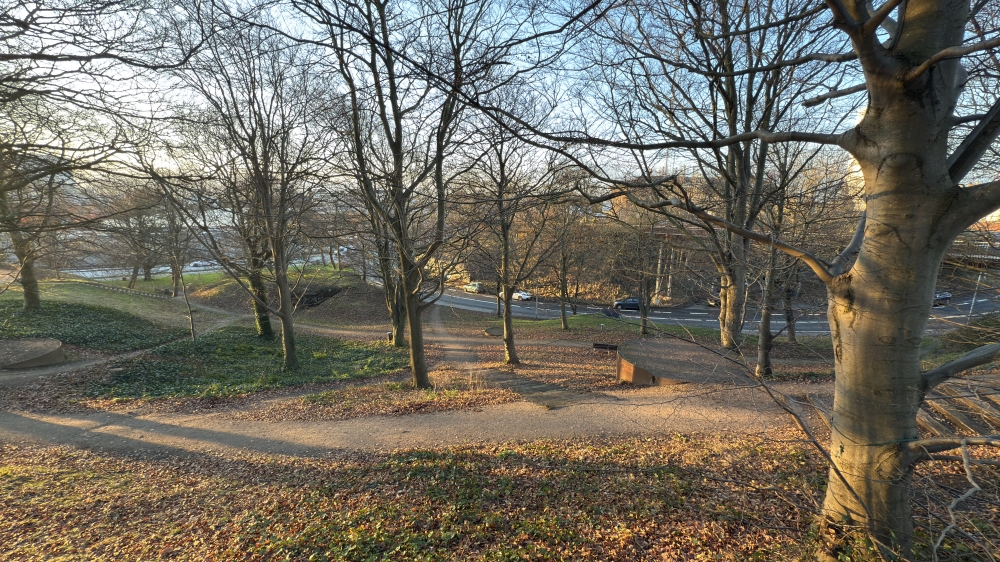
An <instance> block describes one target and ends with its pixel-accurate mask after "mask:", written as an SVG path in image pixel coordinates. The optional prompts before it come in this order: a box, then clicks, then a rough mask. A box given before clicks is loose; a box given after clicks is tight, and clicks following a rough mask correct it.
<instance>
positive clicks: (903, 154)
mask: <svg viewBox="0 0 1000 562" xmlns="http://www.w3.org/2000/svg"><path fill="white" fill-rule="evenodd" d="M985 5H986V3H985V2H976V3H971V2H968V1H954V0H906V1H901V0H888V1H886V2H883V3H881V4H880V5H879V6H878V7H877V8H876V7H874V6H872V5H871V4H868V3H865V2H859V1H854V0H849V1H846V2H844V1H841V0H831V1H829V2H827V3H826V8H827V10H826V11H823V12H820V11H819V10H808V9H807V10H803V11H801V12H798V13H791V14H787V16H785V17H781V18H775V19H773V20H771V21H768V22H763V23H764V24H765V25H766V27H768V28H773V29H778V30H780V29H781V28H782V27H783V26H785V25H787V24H788V23H789V22H802V21H805V20H808V19H809V18H811V17H819V16H818V15H817V14H821V15H822V18H823V19H822V20H820V22H819V23H820V24H825V25H829V26H831V27H832V28H833V29H834V30H836V32H837V33H839V34H840V36H841V37H844V38H846V39H848V40H849V41H850V45H851V49H852V50H851V51H846V52H833V53H816V52H812V51H811V49H809V48H808V45H806V46H805V47H804V49H803V51H802V52H797V51H786V55H785V56H783V57H782V58H781V59H780V60H775V61H774V62H763V61H758V62H751V63H750V64H744V65H741V67H740V68H736V67H723V68H720V69H719V70H718V71H717V72H718V73H719V74H720V75H722V76H730V75H732V76H737V75H744V74H745V73H747V72H754V71H759V70H761V69H767V68H769V67H774V68H792V67H796V66H801V65H804V64H813V63H818V62H825V63H829V64H843V63H853V64H856V65H857V66H858V67H859V68H860V71H861V74H860V75H859V82H857V83H856V84H854V85H851V86H847V87H840V86H837V85H836V84H835V83H832V82H829V83H827V85H828V86H830V87H831V89H830V90H828V91H826V92H824V93H822V94H821V95H819V96H816V97H815V98H814V99H813V100H811V103H810V105H811V104H818V103H822V102H824V101H826V100H831V99H835V98H838V97H846V96H850V95H856V94H861V93H866V94H867V109H866V111H865V112H864V114H863V116H862V117H861V118H860V121H859V122H858V123H857V124H856V125H855V126H853V127H851V128H849V129H847V130H843V131H830V132H816V131H791V130H785V131H782V132H777V131H774V130H772V129H773V128H777V127H780V126H781V124H780V123H778V122H775V121H765V122H762V123H761V124H760V125H759V127H760V128H758V129H756V130H747V131H744V132H740V131H732V134H723V135H718V136H715V137H712V138H703V137H700V136H698V135H689V134H687V133H686V132H685V131H683V130H676V129H670V130H665V131H664V135H663V136H665V137H666V139H667V140H664V141H662V142H649V141H647V140H646V139H631V138H621V137H619V138H595V137H594V136H593V135H586V134H556V133H547V134H546V136H547V138H548V140H549V141H556V142H562V143H567V142H588V143H592V144H598V145H602V146H612V147H618V148H622V149H644V150H650V151H655V150H665V149H670V148H674V147H686V148H704V149H709V150H714V149H715V148H720V147H729V146H737V145H739V143H744V142H746V141H748V140H751V139H753V140H756V141H760V142H761V143H765V142H766V143H775V142H787V141H806V142H815V143H822V144H832V145H838V146H840V147H841V148H843V149H844V150H846V151H848V152H849V153H850V154H851V155H852V156H854V158H855V159H856V160H857V162H858V165H859V166H860V169H861V174H862V177H863V181H864V196H865V203H866V209H865V213H864V214H863V215H862V218H861V220H860V221H859V224H858V227H857V229H856V235H855V236H854V237H853V239H852V241H851V243H850V244H849V245H848V247H847V248H846V249H845V250H844V251H843V252H841V253H840V254H839V255H838V256H836V257H834V258H832V259H831V260H830V261H825V260H823V259H820V258H818V257H816V256H815V255H813V254H811V253H809V252H808V251H805V250H802V249H800V248H796V247H795V246H792V245H790V244H785V243H783V242H781V241H772V240H771V238H770V236H769V235H764V234H760V233H757V232H753V231H751V230H750V229H748V228H746V226H747V224H746V223H743V224H736V223H734V222H733V221H729V220H726V219H725V218H724V217H718V216H715V215H714V214H713V213H712V212H711V210H710V209H706V208H704V207H702V206H699V205H697V204H694V203H692V201H691V200H690V198H686V197H685V196H684V195H683V193H680V194H678V195H671V194H668V193H664V196H663V197H662V198H660V199H658V200H646V201H639V202H640V203H641V204H643V205H645V206H647V207H649V208H665V207H668V206H673V207H676V208H679V209H683V210H686V211H687V212H689V213H691V214H693V215H694V216H696V217H698V218H700V219H701V220H704V221H706V222H709V223H712V224H714V225H715V226H717V227H719V228H725V229H726V230H728V231H730V232H733V233H734V234H736V235H738V236H741V237H744V238H749V239H751V240H756V241H759V242H762V243H765V244H773V245H774V247H775V248H776V249H777V250H779V251H782V252H785V253H787V254H789V255H792V256H794V257H796V258H798V259H800V260H802V261H803V262H804V263H805V264H806V265H808V266H809V268H810V269H812V271H813V272H814V273H815V274H816V275H817V277H818V278H819V279H820V280H821V281H822V282H823V283H825V284H826V286H827V289H828V295H829V308H828V311H829V312H828V315H829V320H830V325H831V330H832V333H833V336H832V337H833V344H834V350H835V359H836V391H835V399H834V414H833V420H832V424H833V436H832V447H831V449H830V459H831V467H830V476H829V486H828V488H827V495H826V499H825V501H824V504H823V514H824V521H825V525H824V529H825V530H826V531H829V533H830V535H828V536H831V537H833V538H834V541H833V543H832V544H831V545H830V546H829V547H828V548H827V552H828V553H833V555H836V553H837V552H838V550H837V549H838V548H839V546H838V544H839V543H838V541H837V538H838V537H843V536H844V532H845V530H846V529H847V528H849V527H850V526H852V525H857V526H860V528H862V529H865V530H867V531H868V532H869V536H871V537H872V538H873V539H874V540H875V541H876V543H877V544H879V545H881V547H882V548H884V551H885V552H886V553H889V552H890V551H891V550H895V551H897V552H899V553H901V555H902V556H903V557H908V556H909V552H910V546H911V544H912V540H913V519H912V517H911V507H910V498H909V493H910V484H911V475H912V471H913V467H914V465H915V463H918V462H920V461H922V460H926V459H930V458H935V457H936V456H937V455H938V454H939V453H941V452H942V451H947V450H951V449H957V448H963V451H964V448H966V447H969V446H997V445H1000V440H998V439H996V438H994V437H980V438H958V437H956V438H939V439H923V440H922V439H919V435H918V431H917V425H916V414H917V411H918V409H919V407H920V403H921V401H922V400H923V398H924V396H925V394H926V393H927V392H928V390H930V389H931V388H933V387H934V386H936V385H938V384H940V383H941V382H942V381H944V380H947V379H948V378H950V377H952V376H955V375H957V374H959V373H960V372H962V371H963V370H965V369H968V368H970V367H972V366H975V365H980V364H983V363H986V362H989V361H992V360H994V359H995V358H996V357H997V354H998V352H1000V344H994V345H990V346H986V347H984V348H981V349H978V350H976V351H974V352H971V353H970V354H968V355H967V356H965V357H963V358H961V359H958V360H956V361H953V362H950V363H948V364H946V365H944V366H942V367H939V368H936V369H933V370H930V371H927V372H921V370H920V361H919V355H920V343H921V338H922V336H923V334H924V330H925V327H926V325H927V319H928V314H929V311H930V307H931V302H932V300H933V295H934V290H935V282H936V279H937V274H938V271H939V267H940V264H941V261H942V258H943V256H944V253H945V251H946V250H947V248H948V246H949V245H950V244H951V242H952V241H953V240H954V239H955V238H956V236H958V235H959V234H960V233H961V232H963V231H964V230H965V229H966V228H967V227H969V226H970V225H971V224H973V223H975V222H976V221H977V220H978V219H980V218H981V217H983V216H985V215H987V214H989V213H991V212H993V211H994V210H995V209H997V208H998V207H1000V182H996V181H990V180H991V179H992V178H991V175H990V174H988V173H987V172H986V171H984V170H978V171H977V170H976V163H977V162H978V161H979V159H980V158H981V157H982V155H983V154H984V153H985V152H986V151H987V150H988V148H989V147H990V146H991V145H992V144H993V142H994V141H995V139H996V136H997V133H998V132H1000V127H998V126H997V125H998V123H1000V101H998V102H995V103H992V104H990V105H989V110H988V111H987V112H986V113H985V114H980V115H960V116H956V114H955V107H956V104H957V102H958V101H959V99H960V97H961V96H962V92H963V86H964V85H965V84H966V82H967V80H968V76H969V75H968V73H967V71H966V70H965V69H964V68H963V64H962V59H963V58H971V59H972V60H975V59H976V58H977V57H986V56H991V55H992V54H993V51H994V50H995V49H996V48H997V47H998V45H1000V37H995V36H994V35H990V34H980V33H978V32H977V31H976V25H975V20H976V18H977V17H979V16H980V15H981V11H982V10H983V8H984V6H985ZM630 6H632V5H630ZM667 17H669V18H671V19H675V20H678V21H685V22H687V23H686V25H687V29H688V31H687V32H685V33H686V34H685V35H684V37H686V38H688V39H689V41H690V42H691V43H692V44H693V43H695V42H697V41H698V40H699V37H724V36H752V34H753V33H755V30H756V29H758V28H759V25H757V24H756V23H755V22H740V23H741V25H740V26H739V27H725V26H720V25H718V24H717V22H716V21H715V20H714V19H711V18H704V17H698V16H697V14H683V15H682V13H680V12H675V13H670V14H667ZM990 33H991V34H992V33H995V32H992V31H991V32H990ZM788 55H791V56H788ZM642 56H643V57H647V56H648V57H650V58H652V59H653V60H656V61H659V60H661V59H663V58H664V57H662V56H659V55H657V54H656V53H655V52H654V53H652V54H650V55H646V54H643V55H642ZM855 61H856V62H855ZM981 79H984V80H986V79H989V76H986V75H983V76H981ZM669 103H670V102H666V105H669ZM850 107H851V106H850V104H848V108H850ZM835 109H843V108H842V106H836V107H835ZM849 111H850V110H849ZM851 113H853V112H851ZM851 113H847V114H846V115H850V114H851ZM846 115H845V117H846ZM962 122H975V123H977V125H976V126H975V127H974V128H973V129H972V130H971V131H970V132H968V133H963V134H961V135H960V136H956V137H955V138H954V139H953V140H954V141H958V142H953V141H952V138H951V132H952V131H955V130H956V126H958V125H959V124H961V123H962ZM776 126H777V127H776ZM828 126H830V125H828ZM956 145H957V146H956ZM970 174H972V175H971V177H972V178H973V179H972V181H971V182H970V183H969V184H963V183H962V182H963V180H964V179H965V178H966V177H968V176H970ZM608 179H613V178H608ZM665 183H666V182H663V184H665ZM663 184H661V185H663ZM619 185H624V182H620V183H619ZM627 187H628V186H627V185H624V188H625V189H623V190H622V191H621V192H620V193H621V194H623V195H625V196H628V195H627V191H628V189H627ZM963 458H965V459H968V456H967V455H965V454H964V453H963ZM887 555H888V554H887Z"/></svg>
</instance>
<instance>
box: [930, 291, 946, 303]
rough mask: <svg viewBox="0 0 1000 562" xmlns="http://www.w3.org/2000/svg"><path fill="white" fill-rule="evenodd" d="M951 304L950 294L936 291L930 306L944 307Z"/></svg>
mask: <svg viewBox="0 0 1000 562" xmlns="http://www.w3.org/2000/svg"><path fill="white" fill-rule="evenodd" d="M950 302H951V293H949V292H947V291H938V292H936V293H934V302H933V303H932V306H945V305H947V304H948V303H950Z"/></svg>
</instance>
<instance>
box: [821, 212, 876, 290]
mask: <svg viewBox="0 0 1000 562" xmlns="http://www.w3.org/2000/svg"><path fill="white" fill-rule="evenodd" d="M867 217H868V211H862V213H861V220H859V221H858V226H857V228H855V229H854V236H853V237H851V242H850V243H849V244H848V245H847V247H846V248H844V251H843V252H840V255H838V256H837V257H836V258H834V259H833V261H832V262H830V274H831V275H833V276H834V277H836V276H837V275H841V274H843V273H844V272H845V271H847V268H848V262H849V260H851V259H852V258H853V257H854V256H856V255H858V252H860V251H861V243H862V242H864V241H865V224H866V223H867Z"/></svg>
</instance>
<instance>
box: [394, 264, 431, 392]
mask: <svg viewBox="0 0 1000 562" xmlns="http://www.w3.org/2000/svg"><path fill="white" fill-rule="evenodd" d="M400 266H401V270H402V275H401V280H400V285H401V286H402V291H403V294H404V297H405V298H404V299H403V300H404V302H405V303H406V327H407V328H408V329H409V331H410V370H411V371H412V372H413V385H414V386H415V387H417V388H431V379H430V376H429V373H428V369H427V354H426V352H425V351H424V326H423V323H422V321H421V315H422V313H423V306H422V304H423V303H421V302H420V297H419V295H418V290H419V289H420V269H419V267H417V265H416V264H414V263H413V262H412V261H410V260H409V259H408V257H407V256H406V255H405V254H403V252H402V251H400Z"/></svg>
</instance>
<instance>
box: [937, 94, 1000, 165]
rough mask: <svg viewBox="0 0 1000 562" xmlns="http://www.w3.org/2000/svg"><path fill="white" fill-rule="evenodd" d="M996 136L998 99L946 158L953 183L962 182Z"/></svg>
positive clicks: (999, 121) (999, 129)
mask: <svg viewBox="0 0 1000 562" xmlns="http://www.w3.org/2000/svg"><path fill="white" fill-rule="evenodd" d="M998 134H1000V98H998V99H997V100H996V101H995V102H993V106H992V107H990V110H989V111H987V112H986V115H984V116H983V118H982V120H981V121H979V124H978V125H976V126H975V128H974V129H972V131H971V132H969V134H968V136H966V137H965V139H964V140H963V141H962V144H960V145H958V148H956V149H955V152H953V153H952V154H951V156H949V157H948V174H949V175H950V176H951V180H952V181H953V182H955V183H959V182H961V181H962V178H964V177H965V175H966V174H968V173H969V171H971V170H972V168H973V167H974V166H975V165H976V163H977V162H979V159H980V158H982V156H983V154H986V151H987V150H988V149H989V148H990V145H992V144H993V141H994V140H996V138H997V135H998Z"/></svg>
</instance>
